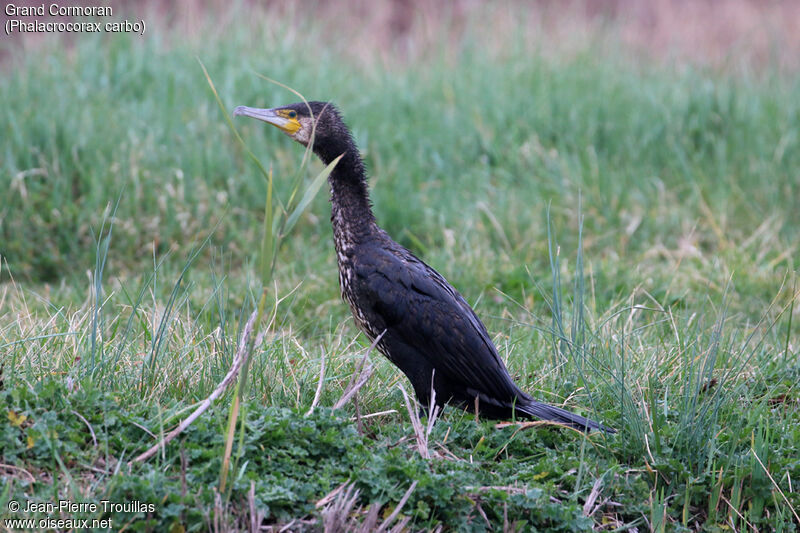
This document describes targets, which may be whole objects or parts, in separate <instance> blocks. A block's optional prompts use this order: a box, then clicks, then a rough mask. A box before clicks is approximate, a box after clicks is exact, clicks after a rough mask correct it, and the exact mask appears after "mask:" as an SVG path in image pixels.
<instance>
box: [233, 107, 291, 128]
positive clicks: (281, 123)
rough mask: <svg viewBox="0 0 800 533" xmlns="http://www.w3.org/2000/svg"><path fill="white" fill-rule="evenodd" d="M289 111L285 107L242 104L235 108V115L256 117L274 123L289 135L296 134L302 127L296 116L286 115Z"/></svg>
mask: <svg viewBox="0 0 800 533" xmlns="http://www.w3.org/2000/svg"><path fill="white" fill-rule="evenodd" d="M287 113H288V111H286V110H284V109H259V108H257V107H247V106H243V105H240V106H239V107H237V108H236V109H234V110H233V116H234V117H238V116H239V115H243V116H245V117H250V118H254V119H257V120H261V121H264V122H266V123H267V124H272V125H273V126H275V127H276V128H278V129H279V130H281V131H282V132H283V133H285V134H287V135H294V134H295V133H297V131H298V130H299V129H300V121H299V120H297V119H296V118H289V117H288V116H286V115H287Z"/></svg>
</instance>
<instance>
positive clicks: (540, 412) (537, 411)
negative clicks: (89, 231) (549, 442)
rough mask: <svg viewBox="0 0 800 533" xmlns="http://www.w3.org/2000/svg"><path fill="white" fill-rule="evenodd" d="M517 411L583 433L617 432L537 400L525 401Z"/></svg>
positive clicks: (518, 406)
mask: <svg viewBox="0 0 800 533" xmlns="http://www.w3.org/2000/svg"><path fill="white" fill-rule="evenodd" d="M516 409H517V411H521V412H522V413H524V414H526V415H528V416H532V417H534V418H538V419H540V420H551V421H553V422H558V423H559V424H564V425H567V426H570V427H573V428H575V429H580V430H582V431H591V430H593V429H600V430H603V431H605V432H606V433H616V432H617V430H615V429H614V428H610V427H607V426H604V425H603V424H600V423H599V422H595V421H594V420H590V419H588V418H585V417H582V416H580V415H576V414H575V413H570V412H569V411H567V410H565V409H561V408H560V407H555V406H553V405H548V404H546V403H541V402H537V401H536V400H526V401H523V402H521V403H519V404H517V406H516Z"/></svg>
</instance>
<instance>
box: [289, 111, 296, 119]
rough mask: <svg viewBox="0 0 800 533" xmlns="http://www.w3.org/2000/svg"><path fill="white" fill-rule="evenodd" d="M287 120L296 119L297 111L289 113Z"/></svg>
mask: <svg viewBox="0 0 800 533" xmlns="http://www.w3.org/2000/svg"><path fill="white" fill-rule="evenodd" d="M289 118H297V111H289Z"/></svg>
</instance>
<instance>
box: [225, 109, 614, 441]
mask: <svg viewBox="0 0 800 533" xmlns="http://www.w3.org/2000/svg"><path fill="white" fill-rule="evenodd" d="M233 114H234V116H236V115H244V116H247V117H251V118H255V119H258V120H262V121H264V122H267V123H269V124H272V125H273V126H276V127H278V128H279V129H280V130H281V131H283V132H284V133H285V134H287V135H288V136H289V137H291V138H293V139H294V140H295V141H297V142H299V143H300V144H302V145H305V146H308V145H309V143H311V144H312V149H313V151H314V153H315V154H316V155H317V156H318V157H319V158H320V159H321V160H322V162H323V163H325V164H326V165H327V164H329V163H331V162H332V161H333V160H334V159H336V158H337V157H339V156H340V155H342V154H344V155H343V157H342V159H341V160H340V161H339V163H338V164H337V165H336V166H335V168H334V169H333V171H332V172H331V174H330V176H329V177H328V181H329V183H330V187H331V222H332V223H333V237H334V242H335V245H336V257H337V260H338V264H339V285H340V287H341V292H342V298H343V299H344V300H346V301H347V303H348V304H350V309H351V311H352V312H353V318H354V319H355V322H356V324H357V325H358V327H359V328H360V329H361V330H362V331H363V332H364V333H365V334H366V335H367V337H369V338H370V340H372V341H374V340H375V339H376V338H377V337H378V336H379V335H381V333H383V336H382V337H381V339H380V340H379V341H378V343H377V348H378V350H380V351H381V353H383V354H384V355H385V356H386V357H388V358H389V360H390V361H391V362H392V363H394V364H395V365H396V366H397V367H398V368H400V370H402V371H403V373H404V374H405V375H406V376H407V377H408V379H409V381H411V384H412V386H413V387H414V392H415V393H416V395H417V398H418V400H419V402H420V403H421V404H422V405H423V406H427V405H428V404H429V401H430V392H431V382H433V388H434V390H435V391H436V403H437V404H439V405H440V406H441V405H442V404H443V403H445V402H448V403H452V404H457V405H459V406H461V407H463V408H466V409H468V410H474V407H475V405H476V404H477V406H478V412H479V414H480V415H484V416H487V417H490V418H496V419H508V418H511V417H512V416H513V415H514V413H516V415H517V416H521V417H526V418H539V419H544V420H551V421H555V422H558V423H561V424H566V425H568V426H572V427H575V428H578V429H582V430H587V431H588V430H591V429H603V430H605V431H613V430H612V429H610V428H607V427H605V426H603V425H602V424H598V423H597V422H595V421H593V420H589V419H587V418H584V417H582V416H579V415H576V414H574V413H570V412H569V411H566V410H564V409H561V408H559V407H554V406H552V405H547V404H544V403H540V402H537V401H536V400H534V399H533V398H531V397H530V396H529V395H528V394H526V393H525V392H523V391H522V390H520V389H519V388H518V387H517V386H516V384H515V383H514V382H513V380H512V379H511V376H509V374H508V370H506V367H505V365H504V364H503V361H502V359H500V356H499V355H498V353H497V349H496V348H495V346H494V344H493V343H492V340H491V339H490V338H489V334H488V333H487V332H486V328H485V327H484V325H483V323H481V321H480V320H479V319H478V317H477V316H476V315H475V312H474V311H473V310H472V308H471V307H470V306H469V304H467V302H466V300H464V298H463V297H462V296H461V295H460V294H459V293H458V291H456V290H455V289H454V288H453V287H452V286H451V285H450V284H449V283H448V282H447V280H446V279H444V277H442V276H441V274H439V273H438V272H436V271H435V270H434V269H432V268H431V267H429V266H428V265H426V264H425V263H424V262H422V261H421V260H420V259H418V258H417V257H416V256H414V254H412V253H411V252H409V251H408V250H406V249H405V248H403V247H402V246H400V245H399V244H397V243H396V242H394V241H393V240H392V238H391V237H389V235H388V234H387V233H386V232H385V231H384V230H382V229H381V228H380V227H378V225H377V224H376V222H375V217H374V215H373V214H372V209H371V203H370V200H369V192H368V190H367V181H366V173H365V170H364V163H363V161H362V160H361V156H360V154H359V151H358V147H357V146H356V144H355V142H354V141H353V137H352V135H351V134H350V131H349V130H348V128H347V126H346V125H345V123H344V121H343V120H342V118H341V115H340V114H339V111H338V110H337V109H336V108H335V107H334V106H333V105H332V104H330V103H326V102H308V103H296V104H291V105H288V106H284V107H276V108H273V109H256V108H251V107H245V106H239V107H237V108H236V110H235V111H234V112H233ZM384 331H385V333H384ZM476 397H477V401H476Z"/></svg>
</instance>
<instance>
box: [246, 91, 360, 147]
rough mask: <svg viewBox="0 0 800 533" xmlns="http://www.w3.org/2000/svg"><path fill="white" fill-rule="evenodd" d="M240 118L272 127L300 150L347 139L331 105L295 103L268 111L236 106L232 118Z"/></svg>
mask: <svg viewBox="0 0 800 533" xmlns="http://www.w3.org/2000/svg"><path fill="white" fill-rule="evenodd" d="M239 115H242V116H245V117H250V118H255V119H258V120H262V121H264V122H266V123H268V124H272V125H273V126H275V127H276V128H278V129H279V130H281V131H282V132H283V133H285V134H286V135H288V136H289V137H291V138H292V139H294V140H295V141H297V142H299V143H300V144H302V145H303V146H308V145H309V143H311V142H312V139H313V145H314V147H315V148H316V147H317V146H322V145H326V144H328V143H329V142H330V141H332V140H334V139H338V138H340V137H341V136H342V134H343V133H344V134H347V135H348V136H349V133H348V131H347V127H346V126H345V125H344V123H343V122H342V119H341V117H340V116H339V111H338V110H337V109H336V108H335V107H334V106H333V104H331V103H330V102H307V103H306V102H298V103H296V104H290V105H287V106H282V107H273V108H271V109H259V108H256V107H247V106H239V107H237V108H236V109H234V110H233V116H239ZM315 151H316V150H315Z"/></svg>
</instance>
